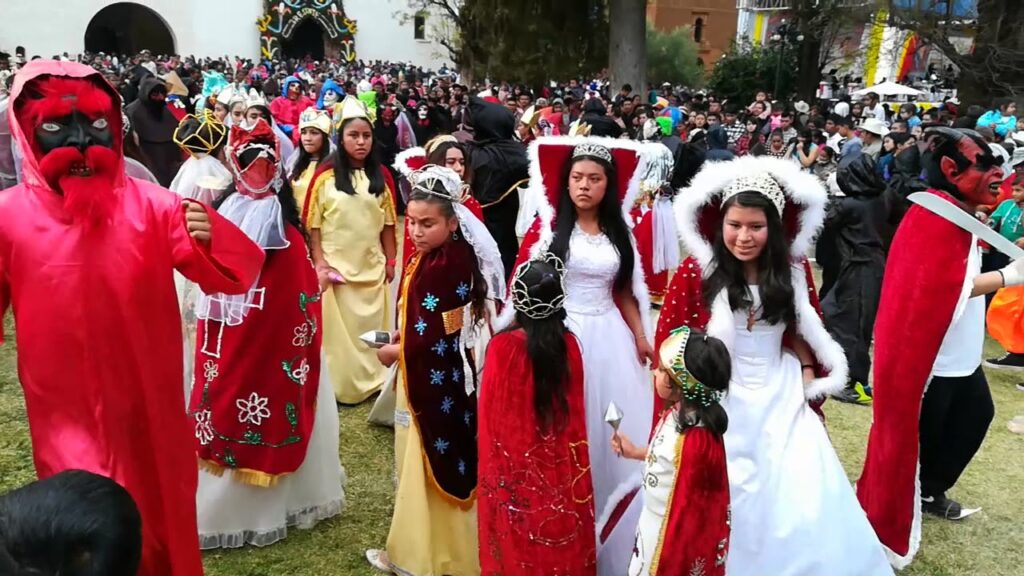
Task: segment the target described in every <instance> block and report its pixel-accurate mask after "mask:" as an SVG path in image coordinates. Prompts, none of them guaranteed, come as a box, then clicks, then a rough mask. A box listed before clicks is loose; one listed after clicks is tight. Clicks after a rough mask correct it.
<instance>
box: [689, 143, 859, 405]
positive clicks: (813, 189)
mask: <svg viewBox="0 0 1024 576" xmlns="http://www.w3.org/2000/svg"><path fill="white" fill-rule="evenodd" d="M760 171H767V172H769V173H770V174H771V175H772V176H773V177H774V178H775V179H776V180H777V181H778V182H779V184H780V185H781V186H782V189H783V192H785V194H786V209H793V204H799V205H800V206H801V207H802V208H803V211H802V212H801V214H800V220H799V224H798V226H799V229H798V230H797V233H796V238H795V239H794V241H793V244H792V246H791V248H790V256H791V258H792V259H793V260H794V265H793V269H792V277H793V278H792V284H793V299H794V307H795V308H796V331H797V334H799V335H800V336H801V337H802V338H803V339H804V340H805V341H806V342H807V344H808V346H810V347H811V350H812V351H813V352H814V355H815V357H816V358H817V360H818V363H819V364H820V365H821V367H822V368H823V369H824V370H825V371H827V372H828V373H829V374H828V376H825V377H824V378H817V379H815V380H814V381H813V382H811V383H810V384H808V385H807V386H806V387H805V389H804V396H805V397H806V398H807V399H808V400H816V399H820V398H824V397H825V396H828V395H829V394H832V393H835V392H839V391H840V390H842V389H843V387H845V386H846V381H847V378H848V377H849V367H848V366H847V363H846V354H845V353H844V352H843V349H842V347H840V346H839V344H837V343H836V341H835V340H834V339H833V338H832V336H831V335H830V334H829V333H828V331H827V330H825V325H824V324H823V323H822V321H821V317H820V316H819V315H818V312H817V310H815V309H814V306H812V305H811V300H810V295H809V292H808V290H809V287H808V286H807V280H806V278H805V275H804V269H803V266H802V265H801V264H797V262H802V260H803V258H804V257H806V255H807V252H808V251H809V250H810V249H811V243H812V242H813V240H814V238H815V236H817V234H818V231H819V230H820V229H821V225H822V223H823V222H824V220H825V204H826V203H827V202H828V196H827V195H826V193H825V189H824V188H823V187H822V185H821V183H820V182H819V181H818V179H817V178H816V177H815V176H814V175H813V174H809V173H807V172H804V171H802V170H801V169H800V168H799V166H797V164H796V163H795V162H792V161H790V160H778V159H774V158H763V157H761V158H755V157H751V156H746V157H743V158H739V159H737V160H732V161H729V162H710V163H707V164H705V165H704V168H703V169H702V170H701V171H700V172H699V173H698V174H697V176H696V177H694V179H693V182H692V183H691V185H690V187H689V188H685V189H683V190H680V191H679V194H677V195H676V201H675V211H676V224H677V225H678V229H679V237H680V240H682V242H683V244H684V245H685V247H686V249H687V251H688V252H689V253H690V254H691V255H692V256H693V257H694V258H695V259H696V260H697V263H698V264H699V265H700V268H701V271H702V274H703V275H704V277H705V278H706V277H708V275H710V274H711V273H712V272H713V271H714V265H713V262H712V259H713V257H712V248H711V243H710V242H709V241H708V239H706V238H704V237H703V236H702V235H701V233H700V229H699V227H698V219H699V215H700V212H701V210H702V209H703V207H704V206H706V205H708V204H710V203H711V202H713V201H714V200H716V199H717V198H718V197H719V196H721V193H722V191H723V190H725V188H726V187H728V186H729V184H730V183H731V182H732V181H733V180H734V179H735V178H736V176H737V175H740V174H753V173H756V172H760ZM735 330H736V328H735V325H734V323H733V312H732V309H731V307H730V306H729V299H728V296H727V295H726V294H725V292H722V293H721V294H719V295H718V296H717V297H716V298H715V301H714V302H713V303H712V304H711V319H710V320H709V321H708V326H707V332H708V334H710V335H711V336H714V337H716V338H718V339H720V340H722V342H724V343H725V345H726V347H728V348H729V349H730V350H732V349H733V344H734V342H735Z"/></svg>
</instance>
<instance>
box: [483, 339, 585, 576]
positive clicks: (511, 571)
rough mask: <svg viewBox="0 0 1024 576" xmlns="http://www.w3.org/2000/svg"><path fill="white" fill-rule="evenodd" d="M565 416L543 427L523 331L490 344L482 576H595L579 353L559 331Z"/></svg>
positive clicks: (486, 384) (485, 413)
mask: <svg viewBox="0 0 1024 576" xmlns="http://www.w3.org/2000/svg"><path fill="white" fill-rule="evenodd" d="M565 341H566V345H567V351H568V354H567V357H566V361H567V362H568V363H569V382H568V387H567V388H566V390H565V397H566V400H567V401H568V412H567V413H566V414H562V415H560V416H559V417H558V418H557V419H556V422H557V423H556V425H555V428H554V429H553V430H550V431H543V428H542V426H541V423H540V422H539V421H538V420H537V416H536V412H535V411H534V407H533V399H534V383H533V367H532V364H531V362H530V358H529V356H528V355H527V353H526V335H525V333H524V332H522V331H521V330H517V331H514V332H505V333H502V334H499V335H497V336H495V337H494V339H493V340H491V344H490V346H489V347H488V349H487V360H486V362H484V366H485V368H484V376H483V384H482V388H483V389H484V390H485V392H484V393H483V396H481V399H480V442H479V445H480V503H479V508H478V514H479V526H480V532H479V534H480V567H481V574H483V575H484V576H497V575H506V574H507V575H509V576H512V575H519V574H521V575H524V576H526V575H534V574H536V575H542V574H559V575H562V576H593V575H595V574H596V573H597V572H596V571H597V549H596V543H595V536H594V530H595V518H594V487H593V484H592V483H591V481H590V455H589V452H588V446H589V444H588V442H587V427H586V417H585V414H584V401H583V358H582V356H581V353H580V348H579V344H578V343H577V341H576V338H575V337H574V336H573V335H572V334H566V335H565Z"/></svg>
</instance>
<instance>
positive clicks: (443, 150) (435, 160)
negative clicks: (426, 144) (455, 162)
mask: <svg viewBox="0 0 1024 576" xmlns="http://www.w3.org/2000/svg"><path fill="white" fill-rule="evenodd" d="M452 148H454V149H456V150H459V151H460V152H462V157H463V158H464V159H465V161H466V175H465V176H463V178H462V181H463V182H465V183H466V184H472V182H473V169H472V167H471V166H472V165H471V164H470V162H469V149H468V148H466V146H465V145H464V144H462V143H461V142H441V143H440V144H438V145H437V146H434V149H433V151H431V152H430V155H429V156H427V164H435V165H437V166H444V165H445V163H446V161H447V159H448V151H449V150H451V149H452Z"/></svg>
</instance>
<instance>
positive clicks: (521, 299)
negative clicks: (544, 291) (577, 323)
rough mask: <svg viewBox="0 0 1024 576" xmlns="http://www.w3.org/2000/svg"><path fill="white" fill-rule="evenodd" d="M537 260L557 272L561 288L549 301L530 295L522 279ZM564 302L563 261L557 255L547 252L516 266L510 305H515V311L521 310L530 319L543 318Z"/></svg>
mask: <svg viewBox="0 0 1024 576" xmlns="http://www.w3.org/2000/svg"><path fill="white" fill-rule="evenodd" d="M538 262H544V263H547V264H550V265H551V266H552V267H553V268H554V269H555V272H556V273H557V274H558V283H559V285H560V286H561V288H562V289H561V290H560V291H559V292H558V293H557V294H555V296H554V297H553V298H551V301H550V302H548V301H544V300H541V299H540V298H534V297H533V296H531V295H530V288H529V286H527V285H526V281H525V280H524V277H525V276H526V273H527V272H529V271H530V269H531V268H532V267H533V266H534V265H535V264H537V263H538ZM564 302H565V263H564V262H562V260H561V259H560V258H559V257H558V256H555V255H554V254H552V253H550V252H547V253H545V254H544V255H543V256H542V257H540V258H539V259H537V260H530V261H528V262H524V263H523V264H521V265H520V266H519V268H516V273H515V275H514V276H513V277H512V306H513V307H515V309H516V311H518V312H522V313H523V314H524V315H525V316H526V317H527V318H530V319H532V320H543V319H545V318H548V317H550V316H551V315H552V314H554V313H555V312H558V311H559V310H561V309H562V304H563V303H564Z"/></svg>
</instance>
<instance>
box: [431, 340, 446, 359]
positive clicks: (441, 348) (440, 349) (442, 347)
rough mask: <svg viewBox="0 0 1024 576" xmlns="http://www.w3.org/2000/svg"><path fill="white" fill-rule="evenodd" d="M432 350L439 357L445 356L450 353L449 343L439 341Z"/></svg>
mask: <svg viewBox="0 0 1024 576" xmlns="http://www.w3.org/2000/svg"><path fill="white" fill-rule="evenodd" d="M431 350H433V351H434V352H435V353H437V355H438V356H444V353H445V352H447V351H448V343H447V342H445V341H444V340H438V341H437V344H434V347H433V348H431Z"/></svg>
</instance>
